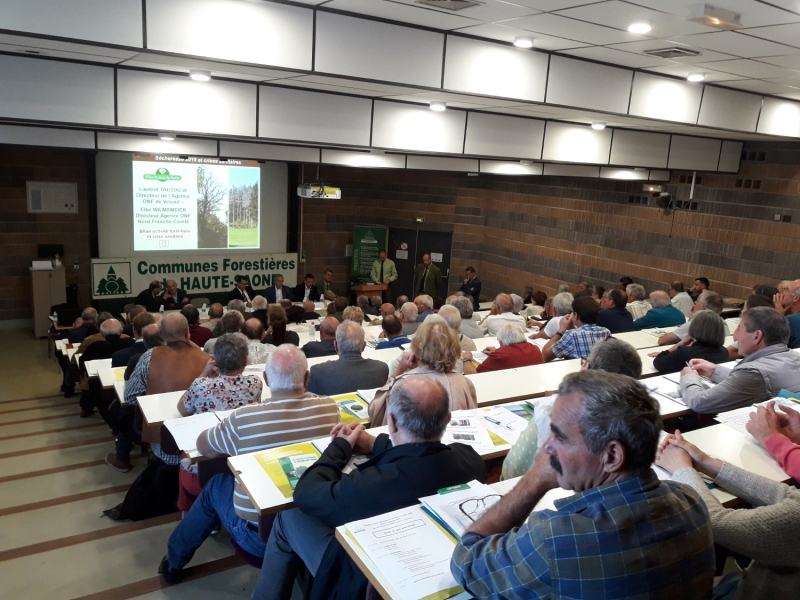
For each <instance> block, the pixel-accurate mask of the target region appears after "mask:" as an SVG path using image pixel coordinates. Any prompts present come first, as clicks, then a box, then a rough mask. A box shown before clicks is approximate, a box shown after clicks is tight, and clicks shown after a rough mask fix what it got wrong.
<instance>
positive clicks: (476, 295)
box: [458, 267, 483, 310]
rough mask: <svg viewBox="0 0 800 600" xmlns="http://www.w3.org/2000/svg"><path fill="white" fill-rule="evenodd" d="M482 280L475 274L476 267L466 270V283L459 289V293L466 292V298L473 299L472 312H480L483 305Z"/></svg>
mask: <svg viewBox="0 0 800 600" xmlns="http://www.w3.org/2000/svg"><path fill="white" fill-rule="evenodd" d="M482 285H483V284H482V283H481V280H480V279H478V276H477V275H476V273H475V267H467V268H466V276H465V277H464V283H462V284H461V287H460V288H458V291H459V292H464V294H465V295H466V296H469V297H470V298H472V310H478V309H479V308H480V304H481V286H482Z"/></svg>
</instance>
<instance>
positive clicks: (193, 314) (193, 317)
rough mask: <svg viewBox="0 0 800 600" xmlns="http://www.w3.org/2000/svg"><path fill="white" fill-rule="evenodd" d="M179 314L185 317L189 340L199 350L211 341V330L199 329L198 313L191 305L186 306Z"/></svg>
mask: <svg viewBox="0 0 800 600" xmlns="http://www.w3.org/2000/svg"><path fill="white" fill-rule="evenodd" d="M181 314H182V315H183V316H184V317H186V321H187V322H188V323H189V339H191V340H192V342H194V343H195V344H197V345H198V346H200V347H201V348H202V347H203V346H205V345H206V342H207V341H208V340H210V339H211V330H210V329H208V328H206V327H200V311H199V310H197V308H196V307H195V306H192V305H191V304H186V305H185V306H184V307H183V308H181Z"/></svg>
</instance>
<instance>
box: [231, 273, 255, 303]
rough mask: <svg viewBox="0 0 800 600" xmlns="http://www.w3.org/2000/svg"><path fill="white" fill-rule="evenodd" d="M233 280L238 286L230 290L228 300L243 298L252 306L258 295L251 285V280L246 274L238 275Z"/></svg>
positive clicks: (242, 299) (243, 300)
mask: <svg viewBox="0 0 800 600" xmlns="http://www.w3.org/2000/svg"><path fill="white" fill-rule="evenodd" d="M233 280H234V281H235V282H236V287H234V288H233V289H232V290H231V291H230V292H228V300H241V301H242V302H244V304H245V306H250V303H251V302H252V301H253V298H255V297H256V293H255V291H254V290H253V288H251V287H250V280H249V279H248V278H247V276H246V275H237V276H236V277H234V278H233ZM229 308H230V307H229Z"/></svg>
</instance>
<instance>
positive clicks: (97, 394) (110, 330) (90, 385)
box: [79, 319, 133, 419]
mask: <svg viewBox="0 0 800 600" xmlns="http://www.w3.org/2000/svg"><path fill="white" fill-rule="evenodd" d="M100 334H101V335H102V339H100V340H97V341H95V342H92V343H91V344H89V345H88V346H87V347H86V351H85V352H84V353H83V354H82V355H81V358H80V365H79V367H80V370H81V389H82V392H81V398H80V401H79V404H80V407H81V412H80V416H81V418H83V419H85V418H86V417H90V416H91V415H92V413H93V412H94V409H95V407H99V408H100V409H101V410H102V409H105V408H106V407H107V406H108V404H109V403H108V402H104V401H103V398H102V396H103V386H102V384H101V383H100V380H99V379H97V378H95V379H89V378H88V377H87V376H86V363H87V362H89V361H90V360H101V359H106V358H111V357H112V356H113V355H114V353H115V352H116V351H117V350H124V349H125V348H128V347H129V346H132V345H133V339H132V338H130V337H128V336H127V335H124V334H123V333H122V323H120V322H119V321H118V320H117V319H106V320H105V321H103V322H102V323H101V324H100Z"/></svg>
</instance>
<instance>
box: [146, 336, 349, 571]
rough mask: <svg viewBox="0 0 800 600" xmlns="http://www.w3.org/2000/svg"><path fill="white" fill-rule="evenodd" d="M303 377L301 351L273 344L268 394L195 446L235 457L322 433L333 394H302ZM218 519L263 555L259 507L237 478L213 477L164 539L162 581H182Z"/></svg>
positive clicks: (331, 420)
mask: <svg viewBox="0 0 800 600" xmlns="http://www.w3.org/2000/svg"><path fill="white" fill-rule="evenodd" d="M308 377H309V373H308V362H307V361H306V357H305V356H304V355H303V353H302V352H301V351H300V349H299V348H297V347H296V346H293V345H292V344H284V345H282V346H280V347H278V348H277V349H276V350H275V351H274V352H272V353H271V354H270V355H269V356H268V357H267V363H266V365H265V369H264V381H265V382H266V384H267V385H268V386H269V389H270V398H268V399H267V400H265V401H264V402H263V403H261V404H255V405H252V406H244V407H242V408H239V409H237V410H236V411H235V412H234V413H232V414H231V416H230V417H228V418H227V419H226V420H224V421H222V422H221V423H220V424H219V425H216V426H215V427H212V428H211V429H209V430H207V431H205V432H203V433H201V434H200V436H199V437H198V438H197V450H198V451H199V452H200V454H202V455H203V456H205V457H207V458H216V457H219V456H237V455H239V454H246V453H250V452H255V451H257V450H266V449H269V448H276V447H279V446H285V445H286V444H293V443H297V442H303V441H306V440H312V439H315V438H319V437H322V436H324V435H326V434H327V433H328V432H329V431H330V430H331V427H333V426H334V425H335V424H336V423H338V422H339V407H338V406H337V405H336V402H334V401H333V399H332V398H328V397H324V396H316V395H314V394H310V393H307V392H306V389H305V387H306V382H307V381H308ZM220 522H221V523H222V525H223V526H224V527H225V529H227V530H228V532H229V533H230V535H231V537H232V538H233V539H234V540H235V541H236V543H237V544H238V546H239V547H240V548H242V549H243V550H245V551H246V552H249V553H250V554H253V555H256V556H263V555H264V548H265V544H264V542H262V541H261V540H260V539H259V537H258V511H257V510H256V509H255V507H254V506H253V505H252V503H251V502H250V499H249V498H248V496H247V493H246V492H245V490H244V489H243V488H242V487H241V485H240V484H239V481H238V479H236V478H234V477H231V476H230V475H223V474H220V475H215V476H214V477H212V478H211V480H210V481H209V482H208V483H207V484H206V485H205V487H204V488H203V492H202V493H201V494H200V496H199V497H198V498H197V500H196V501H195V503H194V504H193V505H192V508H191V509H190V510H189V512H187V513H186V516H185V517H184V519H183V520H182V521H181V522H180V523H179V524H178V527H176V528H175V531H173V532H172V535H171V536H170V538H169V543H168V544H167V555H166V556H165V557H164V558H163V559H162V560H161V564H160V565H159V567H158V572H159V574H160V575H161V576H162V577H163V578H164V580H165V581H166V582H167V583H177V582H178V581H180V580H181V579H183V577H184V571H183V567H184V566H185V565H186V563H188V562H189V561H190V560H191V559H192V556H194V553H195V551H196V550H197V549H198V548H199V547H200V545H201V544H202V543H203V541H204V540H205V539H206V538H207V537H208V536H209V535H210V534H211V531H212V530H213V529H215V528H216V527H218V526H219V523H220ZM267 571H269V572H271V568H270V569H267Z"/></svg>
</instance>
